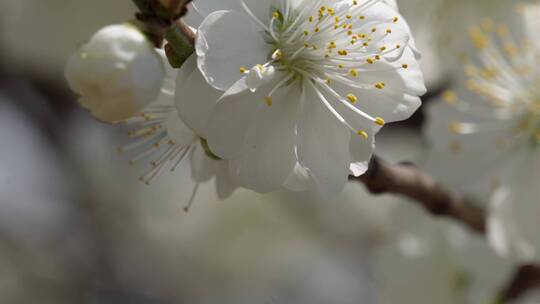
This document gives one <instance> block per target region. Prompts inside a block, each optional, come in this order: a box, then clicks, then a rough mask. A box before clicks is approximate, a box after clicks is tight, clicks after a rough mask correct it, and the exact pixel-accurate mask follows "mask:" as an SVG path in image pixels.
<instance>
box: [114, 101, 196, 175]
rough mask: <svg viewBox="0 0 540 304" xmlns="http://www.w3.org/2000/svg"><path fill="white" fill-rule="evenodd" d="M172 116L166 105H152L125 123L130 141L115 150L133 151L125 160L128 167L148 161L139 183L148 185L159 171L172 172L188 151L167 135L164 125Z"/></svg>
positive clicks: (189, 148) (187, 147)
mask: <svg viewBox="0 0 540 304" xmlns="http://www.w3.org/2000/svg"><path fill="white" fill-rule="evenodd" d="M171 113H172V114H174V115H176V109H175V108H174V107H173V106H168V105H155V106H152V107H150V108H148V109H147V110H145V111H144V112H143V113H141V114H139V115H138V116H136V117H133V118H130V119H128V120H127V121H125V123H126V124H127V125H128V126H130V127H133V128H134V129H133V131H130V132H129V133H128V135H129V137H130V138H131V139H132V140H133V142H132V143H131V144H128V145H125V146H121V147H119V148H118V151H119V152H120V153H129V152H134V153H137V152H136V151H138V154H136V155H135V156H133V157H132V158H131V159H130V160H129V164H130V165H135V164H137V163H138V162H140V161H143V160H147V159H149V158H150V159H151V158H152V157H155V158H154V159H153V160H151V161H150V165H151V168H150V169H148V170H147V171H146V172H145V173H144V174H143V175H142V176H140V177H139V180H140V181H142V182H144V183H146V184H148V185H150V184H151V183H152V182H153V181H155V180H156V179H157V178H158V177H159V176H160V175H161V174H162V173H163V171H165V170H167V169H169V170H170V171H171V172H173V171H175V170H176V169H177V168H178V166H179V165H180V163H181V162H182V160H183V159H184V158H185V157H186V155H187V154H188V152H189V151H190V150H191V148H192V147H191V146H181V145H178V144H177V143H175V141H174V140H173V139H172V138H171V137H170V136H169V135H168V132H167V129H166V126H165V123H166V121H167V119H168V118H169V115H172V114H171Z"/></svg>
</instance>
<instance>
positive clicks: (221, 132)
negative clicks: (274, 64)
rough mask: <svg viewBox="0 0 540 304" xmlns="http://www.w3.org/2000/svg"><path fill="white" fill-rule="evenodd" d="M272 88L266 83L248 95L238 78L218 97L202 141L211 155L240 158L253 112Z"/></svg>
mask: <svg viewBox="0 0 540 304" xmlns="http://www.w3.org/2000/svg"><path fill="white" fill-rule="evenodd" d="M272 86H273V83H269V84H267V85H265V86H264V87H262V88H260V89H259V90H257V91H255V92H251V91H250V90H249V89H248V87H247V84H246V81H245V78H242V79H241V80H239V81H238V82H237V83H236V84H235V85H233V86H232V87H231V89H230V90H229V91H227V92H226V93H225V94H224V95H223V96H222V97H221V99H220V100H219V101H218V102H217V104H216V106H215V107H214V108H213V109H212V112H211V114H210V119H209V121H208V133H207V137H206V139H207V140H208V144H209V145H210V148H211V150H212V151H213V153H215V154H216V155H218V156H220V157H221V158H223V159H235V158H239V157H240V156H241V155H242V148H243V144H244V140H245V137H246V134H247V131H248V128H249V127H250V126H251V125H252V124H253V123H254V121H255V120H256V113H257V110H258V109H259V108H260V107H262V106H266V105H265V104H264V99H265V97H266V96H267V95H268V93H269V91H270V90H271V89H272Z"/></svg>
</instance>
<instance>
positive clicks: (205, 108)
mask: <svg viewBox="0 0 540 304" xmlns="http://www.w3.org/2000/svg"><path fill="white" fill-rule="evenodd" d="M195 60H196V58H195V57H191V58H190V59H189V60H188V61H187V62H186V63H185V64H184V66H182V68H181V69H180V72H179V73H178V78H177V82H176V93H175V99H176V108H177V110H178V113H179V114H180V117H181V118H182V120H183V121H184V122H185V123H186V124H187V125H188V126H189V127H190V128H192V129H193V130H194V131H195V132H196V133H197V135H199V136H200V137H203V138H206V134H207V132H206V131H207V124H208V117H209V116H210V112H211V110H212V107H213V106H214V105H215V104H216V102H217V100H218V99H219V97H220V96H221V95H222V93H223V92H220V91H218V90H216V89H214V88H213V87H211V86H210V85H208V83H206V81H205V79H204V77H203V76H202V75H201V73H200V71H199V70H198V69H197V68H196V67H195ZM190 71H191V73H189V72H190ZM187 73H189V76H188V77H186V74H187Z"/></svg>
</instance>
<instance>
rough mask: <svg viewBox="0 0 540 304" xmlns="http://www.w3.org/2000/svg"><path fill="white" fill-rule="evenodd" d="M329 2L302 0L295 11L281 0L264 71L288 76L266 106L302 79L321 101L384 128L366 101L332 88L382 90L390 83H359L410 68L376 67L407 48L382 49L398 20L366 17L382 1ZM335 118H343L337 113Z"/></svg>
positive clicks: (271, 28)
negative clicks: (365, 75) (380, 73)
mask: <svg viewBox="0 0 540 304" xmlns="http://www.w3.org/2000/svg"><path fill="white" fill-rule="evenodd" d="M326 2H327V1H323V0H310V1H307V0H304V4H303V5H301V6H299V8H298V9H293V8H292V7H291V6H292V5H291V4H290V1H288V0H282V1H280V3H281V8H280V9H279V10H275V11H274V12H273V14H272V18H271V21H270V24H269V25H268V26H266V29H267V32H268V36H269V40H270V41H271V43H270V46H271V54H272V56H271V60H270V61H269V62H267V63H266V64H262V65H261V68H265V67H267V66H269V65H272V66H274V67H275V68H276V70H278V71H281V72H285V73H284V74H285V75H286V76H285V78H283V79H282V80H281V81H279V82H278V83H277V84H276V86H275V88H274V89H273V90H271V92H270V94H269V95H268V96H267V97H266V98H265V102H266V104H267V105H268V106H271V105H272V104H273V102H272V94H273V93H274V92H275V90H276V89H277V88H279V87H281V86H283V85H285V84H287V83H289V82H290V81H292V80H301V81H303V83H307V84H306V85H308V86H312V87H314V88H315V90H316V91H317V92H321V94H320V97H321V98H322V99H326V97H324V96H331V97H330V98H336V99H338V100H339V101H343V102H346V103H347V104H348V105H347V107H348V109H349V110H350V111H353V112H355V113H356V114H359V115H361V116H364V117H366V118H367V119H369V120H371V121H372V122H373V123H375V124H377V125H380V126H382V125H384V124H385V122H384V120H383V119H382V118H380V117H371V116H370V115H368V114H366V113H364V112H362V111H361V102H362V100H359V97H358V96H356V95H355V94H354V93H352V92H349V93H345V94H343V95H345V96H342V95H341V94H340V93H338V92H337V91H336V90H334V89H333V87H332V84H333V83H334V82H338V83H343V84H345V85H346V86H348V87H352V88H355V89H365V90H384V89H385V88H386V86H387V84H386V83H385V81H384V80H383V79H381V81H378V82H375V83H365V81H364V82H363V81H362V80H361V76H362V73H369V72H372V71H380V70H388V69H407V68H408V67H409V66H408V64H402V65H400V66H399V67H393V66H391V67H389V65H384V66H381V67H380V68H377V62H379V61H382V60H384V57H385V56H387V55H389V54H392V53H393V52H398V51H399V49H401V48H403V47H405V45H404V44H406V43H408V42H407V41H406V40H404V41H403V43H398V42H394V43H393V44H388V45H386V44H384V42H385V41H388V40H391V39H389V37H390V36H391V35H392V34H393V30H392V25H393V24H395V23H397V22H398V21H399V17H392V18H389V20H386V21H381V20H380V19H378V20H374V19H372V18H370V15H369V13H368V14H366V12H368V11H367V10H368V9H369V8H370V7H372V6H373V5H375V4H377V3H379V2H380V1H379V0H365V1H352V0H351V3H350V4H347V5H346V7H337V8H336V7H331V6H328V5H323V4H324V3H326ZM259 22H260V21H259ZM240 73H242V74H244V73H248V69H247V68H245V67H241V68H240ZM323 95H324V96H323ZM369 102H373V101H369ZM333 113H334V115H336V116H339V114H337V113H335V111H333ZM338 119H339V120H340V121H343V122H344V124H345V125H346V126H347V127H349V128H350V129H351V130H352V131H353V132H355V133H357V134H358V135H361V136H362V137H365V138H368V135H367V132H365V131H364V130H356V129H354V128H353V127H352V126H350V125H349V124H348V123H347V121H345V119H343V117H341V116H339V117H338Z"/></svg>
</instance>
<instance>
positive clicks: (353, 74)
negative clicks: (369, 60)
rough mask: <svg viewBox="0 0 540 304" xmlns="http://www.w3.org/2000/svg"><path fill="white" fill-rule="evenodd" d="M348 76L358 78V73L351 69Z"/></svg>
mask: <svg viewBox="0 0 540 304" xmlns="http://www.w3.org/2000/svg"><path fill="white" fill-rule="evenodd" d="M349 74H350V75H351V76H352V77H357V76H358V71H357V70H356V69H351V70H350V71H349Z"/></svg>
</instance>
